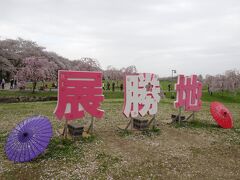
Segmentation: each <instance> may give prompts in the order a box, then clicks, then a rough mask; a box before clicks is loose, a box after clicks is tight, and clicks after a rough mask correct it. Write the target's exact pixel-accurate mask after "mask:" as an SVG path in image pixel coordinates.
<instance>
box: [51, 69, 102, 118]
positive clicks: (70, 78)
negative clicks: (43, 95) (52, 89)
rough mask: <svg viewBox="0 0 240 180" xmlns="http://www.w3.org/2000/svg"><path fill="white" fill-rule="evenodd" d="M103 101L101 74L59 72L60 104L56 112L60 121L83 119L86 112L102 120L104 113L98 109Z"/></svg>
mask: <svg viewBox="0 0 240 180" xmlns="http://www.w3.org/2000/svg"><path fill="white" fill-rule="evenodd" d="M103 99H104V96H103V95H102V73H101V72H81V71H64V70H60V71H59V72H58V104H57V107H56V109H55V112H54V113H55V115H56V116H57V118H58V119H60V120H61V119H62V118H63V117H65V119H66V120H74V119H77V118H82V117H84V111H86V112H88V113H89V114H90V115H91V116H93V117H97V118H101V117H102V116H103V114H104V111H103V110H100V109H98V108H99V106H100V102H102V101H103Z"/></svg>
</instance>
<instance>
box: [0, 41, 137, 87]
mask: <svg viewBox="0 0 240 180" xmlns="http://www.w3.org/2000/svg"><path fill="white" fill-rule="evenodd" d="M58 70H80V71H102V72H103V77H104V79H107V80H108V79H109V80H122V79H123V77H124V75H125V74H133V73H136V72H137V69H136V67H135V66H134V65H131V66H129V67H125V68H121V69H117V68H115V67H113V66H108V67H107V69H106V70H104V69H102V67H101V65H100V63H99V62H98V60H97V59H94V58H90V57H83V58H80V59H77V60H72V61H70V60H69V59H67V58H64V57H62V56H60V55H58V54H57V53H55V52H50V51H47V50H46V48H45V47H42V46H39V45H38V44H37V43H36V42H33V41H30V40H24V39H22V38H18V39H4V40H0V80H2V79H3V78H4V79H5V81H10V80H11V79H17V81H18V82H19V84H20V85H21V84H24V83H26V82H32V83H33V88H34V89H35V87H36V84H37V82H39V81H56V79H57V73H58Z"/></svg>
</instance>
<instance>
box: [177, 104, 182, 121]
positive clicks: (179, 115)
mask: <svg viewBox="0 0 240 180" xmlns="http://www.w3.org/2000/svg"><path fill="white" fill-rule="evenodd" d="M181 110H182V109H181V107H180V108H179V113H178V123H179V125H180V124H181Z"/></svg>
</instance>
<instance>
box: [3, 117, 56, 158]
mask: <svg viewBox="0 0 240 180" xmlns="http://www.w3.org/2000/svg"><path fill="white" fill-rule="evenodd" d="M52 135H53V132H52V125H51V123H50V121H49V119H48V118H47V117H44V116H33V117H29V118H27V119H25V120H23V121H22V122H21V123H19V124H18V125H17V126H16V127H15V128H14V129H13V130H12V132H11V133H10V134H9V136H8V139H7V142H6V145H5V152H6V155H7V157H8V159H9V160H11V161H14V162H27V161H31V160H32V159H34V158H36V157H37V156H38V155H39V154H41V153H42V152H43V151H44V150H45V149H46V148H47V146H48V144H49V142H50V139H51V137H52Z"/></svg>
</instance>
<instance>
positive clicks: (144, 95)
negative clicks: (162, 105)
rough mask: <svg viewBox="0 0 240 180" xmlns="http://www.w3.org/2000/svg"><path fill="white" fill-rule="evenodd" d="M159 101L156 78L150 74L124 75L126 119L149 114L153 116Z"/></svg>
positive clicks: (158, 87) (124, 110) (158, 88)
mask: <svg viewBox="0 0 240 180" xmlns="http://www.w3.org/2000/svg"><path fill="white" fill-rule="evenodd" d="M159 101H160V85H159V81H158V76H157V75H155V74H151V73H141V74H136V75H126V77H125V93H124V109H123V114H124V115H125V116H126V117H129V116H130V117H137V116H138V114H140V115H141V116H144V115H146V114H147V113H149V114H150V115H154V114H156V113H157V110H158V108H157V107H158V103H159Z"/></svg>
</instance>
